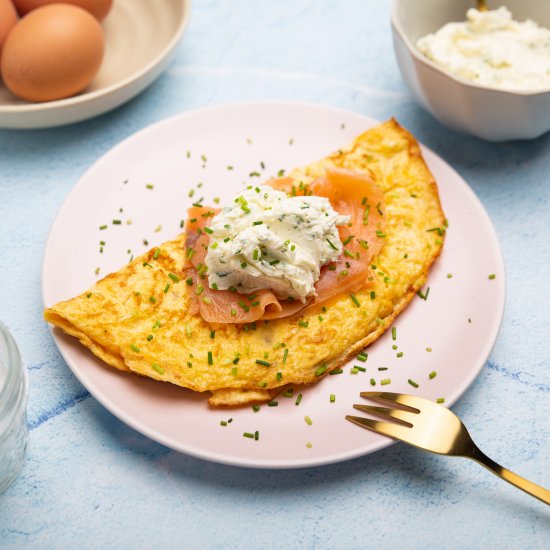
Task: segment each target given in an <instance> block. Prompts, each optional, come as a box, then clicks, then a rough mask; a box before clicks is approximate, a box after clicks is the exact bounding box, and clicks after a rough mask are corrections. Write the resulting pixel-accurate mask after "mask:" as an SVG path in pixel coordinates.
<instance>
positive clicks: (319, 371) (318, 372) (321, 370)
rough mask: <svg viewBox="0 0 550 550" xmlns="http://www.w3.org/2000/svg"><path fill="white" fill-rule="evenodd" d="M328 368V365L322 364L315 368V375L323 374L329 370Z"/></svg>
mask: <svg viewBox="0 0 550 550" xmlns="http://www.w3.org/2000/svg"><path fill="white" fill-rule="evenodd" d="M327 368H328V367H327V366H326V364H324V365H321V366H320V367H318V368H317V369H316V370H315V376H321V374H323V373H324V372H325V371H326V370H327Z"/></svg>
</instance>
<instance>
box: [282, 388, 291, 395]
mask: <svg viewBox="0 0 550 550" xmlns="http://www.w3.org/2000/svg"><path fill="white" fill-rule="evenodd" d="M293 395H294V388H288V390H286V391H285V393H283V396H284V397H292V396H293Z"/></svg>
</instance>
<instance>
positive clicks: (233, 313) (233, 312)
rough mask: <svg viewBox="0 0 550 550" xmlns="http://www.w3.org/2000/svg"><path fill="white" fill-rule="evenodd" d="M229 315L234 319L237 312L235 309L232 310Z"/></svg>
mask: <svg viewBox="0 0 550 550" xmlns="http://www.w3.org/2000/svg"><path fill="white" fill-rule="evenodd" d="M231 315H232V316H233V317H235V315H237V310H236V309H232V310H231Z"/></svg>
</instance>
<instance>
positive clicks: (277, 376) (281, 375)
mask: <svg viewBox="0 0 550 550" xmlns="http://www.w3.org/2000/svg"><path fill="white" fill-rule="evenodd" d="M275 378H277V380H279V381H281V380H282V379H283V373H282V372H278V373H277V374H276V375H275Z"/></svg>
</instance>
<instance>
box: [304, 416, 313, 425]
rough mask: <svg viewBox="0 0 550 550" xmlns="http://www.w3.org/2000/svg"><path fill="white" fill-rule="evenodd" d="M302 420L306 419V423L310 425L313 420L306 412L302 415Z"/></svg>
mask: <svg viewBox="0 0 550 550" xmlns="http://www.w3.org/2000/svg"><path fill="white" fill-rule="evenodd" d="M304 420H305V421H306V424H307V425H308V426H311V425H312V424H313V421H312V420H311V418H310V417H309V416H308V415H307V414H306V415H305V416H304Z"/></svg>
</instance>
